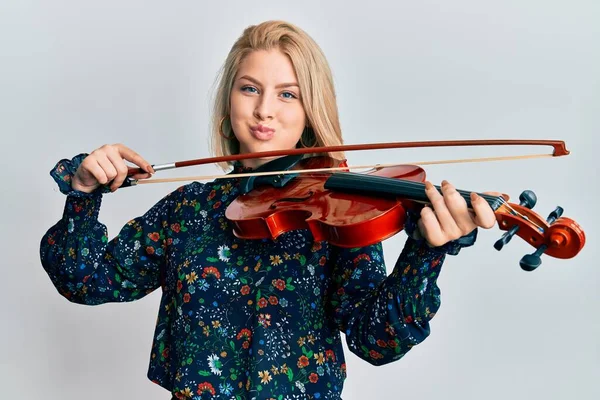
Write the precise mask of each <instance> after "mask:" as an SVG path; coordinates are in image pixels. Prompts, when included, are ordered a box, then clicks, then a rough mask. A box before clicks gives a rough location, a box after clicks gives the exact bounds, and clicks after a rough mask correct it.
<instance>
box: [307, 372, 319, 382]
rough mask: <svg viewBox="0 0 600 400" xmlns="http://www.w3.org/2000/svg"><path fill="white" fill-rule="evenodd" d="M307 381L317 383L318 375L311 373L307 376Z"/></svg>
mask: <svg viewBox="0 0 600 400" xmlns="http://www.w3.org/2000/svg"><path fill="white" fill-rule="evenodd" d="M308 380H309V381H310V382H311V383H317V381H318V380H319V375H317V374H315V373H314V372H313V373H312V374H310V375H309V376H308Z"/></svg>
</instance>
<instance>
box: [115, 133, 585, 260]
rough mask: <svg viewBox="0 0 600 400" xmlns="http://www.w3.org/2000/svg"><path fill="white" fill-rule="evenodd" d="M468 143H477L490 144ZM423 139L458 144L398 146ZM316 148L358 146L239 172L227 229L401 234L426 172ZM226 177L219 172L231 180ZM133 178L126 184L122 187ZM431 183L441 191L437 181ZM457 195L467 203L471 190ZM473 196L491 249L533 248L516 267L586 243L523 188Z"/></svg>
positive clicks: (255, 235)
mask: <svg viewBox="0 0 600 400" xmlns="http://www.w3.org/2000/svg"><path fill="white" fill-rule="evenodd" d="M466 142H467V141H466ZM468 142H469V143H477V144H479V142H486V143H489V142H490V141H468ZM492 142H496V144H498V143H500V144H532V143H533V144H544V145H551V146H553V147H554V153H553V154H552V156H560V155H567V154H569V152H568V150H566V147H565V145H564V142H560V141H492ZM423 143H425V144H426V145H449V144H448V143H450V145H459V144H464V143H460V141H454V142H412V143H410V142H408V145H407V143H400V145H403V146H402V147H405V146H406V147H409V146H410V147H417V146H419V145H423ZM440 143H441V144H440ZM381 145H382V146H385V145H388V146H390V145H396V144H381ZM387 148H389V147H387ZM321 149H327V150H325V151H327V152H332V151H340V150H342V149H344V150H348V149H350V150H352V149H357V148H356V147H354V146H330V147H322V148H312V149H310V148H309V149H306V148H301V149H293V150H288V151H287V152H286V153H287V155H283V156H282V157H279V158H276V159H274V160H271V161H269V162H267V163H265V164H263V165H262V166H260V167H259V168H257V169H255V170H254V171H252V173H251V174H240V175H239V176H240V177H241V181H240V185H239V189H240V195H239V196H238V197H237V198H236V199H235V200H233V201H232V202H231V203H230V205H229V206H228V207H227V209H226V211H225V216H226V218H227V219H228V220H229V221H230V222H231V223H232V225H233V227H234V231H233V233H234V234H235V235H236V236H237V237H239V238H241V239H276V238H277V237H278V236H280V235H281V234H283V233H285V232H288V231H291V230H296V229H309V230H310V232H311V233H312V235H313V236H314V238H315V240H317V241H321V240H326V241H328V242H329V243H331V244H333V245H336V246H340V247H348V248H351V247H362V246H367V245H370V244H374V243H377V242H379V241H382V240H385V239H388V238H390V237H392V236H393V235H395V234H397V233H399V232H400V231H402V230H403V229H404V225H405V222H406V215H407V211H408V210H414V211H418V210H419V209H420V208H421V207H423V206H424V205H425V204H427V203H428V201H429V199H428V197H427V195H426V194H425V183H424V182H425V178H426V173H425V170H424V169H423V168H421V167H420V166H418V165H411V164H407V165H392V166H376V167H375V168H372V169H371V170H369V171H367V172H366V173H364V172H363V173H355V172H350V171H349V170H348V169H349V168H348V165H347V163H346V160H339V159H335V158H332V157H330V156H328V155H314V154H312V155H311V156H309V157H304V154H307V153H308V152H310V153H315V151H316V153H317V154H318V153H321V152H325V151H321ZM275 155H281V152H279V151H270V152H262V153H255V154H252V155H234V156H224V157H215V158H213V159H209V160H213V161H214V160H217V161H223V160H232V159H243V158H251V157H264V156H275ZM530 157H531V156H530ZM206 160H207V159H204V160H193V161H188V162H184V164H180V165H179V166H188V165H197V164H200V163H208V162H210V161H206ZM217 161H214V162H217ZM173 167H178V165H175V164H167V165H164V166H153V168H154V169H155V170H156V171H158V170H160V169H167V168H173ZM138 171H139V169H137V168H130V172H129V175H133V174H135V173H137V172H138ZM328 171H337V172H328ZM232 176H233V175H231V174H230V175H225V177H230V178H231V177H232ZM196 178H197V177H196ZM164 181H167V180H164ZM136 183H137V182H129V184H127V185H126V186H129V185H134V184H136ZM434 186H435V185H434ZM436 187H437V189H438V190H439V189H440V187H439V186H436ZM458 192H459V193H460V195H461V196H462V197H463V198H464V199H465V201H466V202H467V206H468V207H469V208H471V200H470V191H464V190H458ZM479 195H480V196H481V197H483V198H484V199H485V200H486V201H487V202H488V204H489V205H490V206H491V208H492V209H493V210H494V213H495V215H496V220H497V222H498V227H499V228H500V229H501V230H503V231H505V233H504V234H503V235H502V237H501V238H500V239H498V240H497V241H496V242H495V244H494V247H495V248H496V250H498V251H499V250H501V249H502V248H504V246H506V245H507V244H508V243H509V242H510V240H511V239H512V238H513V237H514V236H518V237H520V238H521V239H523V240H525V241H526V242H527V243H529V244H530V245H531V246H532V247H534V248H535V249H536V250H535V251H534V252H533V253H531V254H527V255H525V256H524V257H523V258H522V259H521V261H520V266H521V268H522V269H523V270H525V271H533V270H535V269H536V268H538V267H539V266H540V265H541V255H542V254H546V255H548V256H551V257H555V258H560V259H568V258H572V257H575V256H576V255H577V254H578V253H579V252H580V250H581V249H582V248H583V246H584V245H585V233H584V231H583V230H582V229H581V227H580V226H579V224H578V223H577V222H575V221H574V220H572V219H570V218H567V217H564V216H563V215H562V214H563V211H564V210H563V208H562V207H560V206H558V207H556V208H555V209H554V210H553V211H552V212H551V213H550V214H549V215H548V217H547V218H545V219H544V218H542V217H541V216H539V215H538V214H536V213H535V212H533V211H532V208H533V207H534V206H535V204H536V202H537V198H536V195H535V193H533V192H532V191H530V190H525V191H523V192H522V193H521V195H520V196H519V200H520V203H519V204H515V203H509V202H508V201H507V200H506V199H505V198H504V197H503V196H492V195H487V194H481V193H480V194H479Z"/></svg>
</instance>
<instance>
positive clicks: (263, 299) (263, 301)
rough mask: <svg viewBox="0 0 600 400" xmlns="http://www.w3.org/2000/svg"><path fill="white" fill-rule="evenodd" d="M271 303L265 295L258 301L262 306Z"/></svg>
mask: <svg viewBox="0 0 600 400" xmlns="http://www.w3.org/2000/svg"><path fill="white" fill-rule="evenodd" d="M268 304H269V303H267V299H265V298H264V297H262V298H261V299H260V300H259V301H258V306H259V307H260V308H264V307H266V306H267V305H268Z"/></svg>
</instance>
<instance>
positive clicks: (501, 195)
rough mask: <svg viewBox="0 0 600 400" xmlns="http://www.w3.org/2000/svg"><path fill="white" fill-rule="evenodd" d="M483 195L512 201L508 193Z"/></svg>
mask: <svg viewBox="0 0 600 400" xmlns="http://www.w3.org/2000/svg"><path fill="white" fill-rule="evenodd" d="M483 194H487V195H490V196H496V197H502V198H504V200H506V201H508V200H510V196H509V195H507V194H506V193H500V192H483Z"/></svg>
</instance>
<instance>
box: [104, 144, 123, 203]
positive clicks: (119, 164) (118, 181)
mask: <svg viewBox="0 0 600 400" xmlns="http://www.w3.org/2000/svg"><path fill="white" fill-rule="evenodd" d="M106 156H107V158H108V159H109V160H110V162H111V163H112V165H113V167H114V168H115V170H116V171H117V175H116V176H115V178H114V179H113V182H112V183H111V185H110V190H111V191H113V192H114V191H115V190H117V189H118V188H120V187H121V185H122V184H123V182H124V181H125V178H127V172H128V168H127V165H126V164H125V161H123V159H122V158H121V156H120V155H119V152H118V151H117V150H116V149H112V148H111V149H110V150H108V151H107V153H106Z"/></svg>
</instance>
